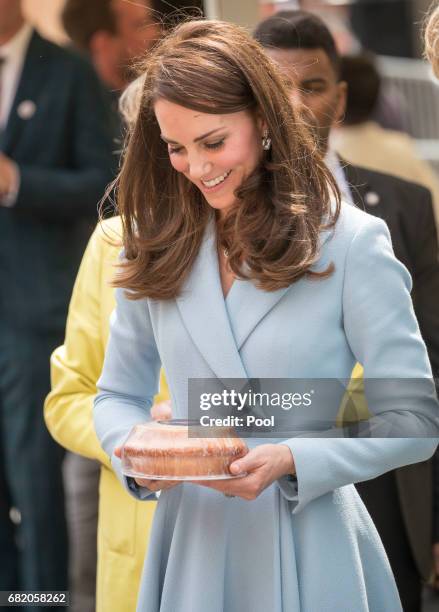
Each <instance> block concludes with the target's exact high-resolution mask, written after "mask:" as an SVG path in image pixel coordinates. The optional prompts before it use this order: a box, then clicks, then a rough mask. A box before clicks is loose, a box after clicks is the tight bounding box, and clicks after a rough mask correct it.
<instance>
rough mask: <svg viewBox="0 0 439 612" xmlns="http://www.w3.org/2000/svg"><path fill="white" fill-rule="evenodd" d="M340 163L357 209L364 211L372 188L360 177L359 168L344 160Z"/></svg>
mask: <svg viewBox="0 0 439 612" xmlns="http://www.w3.org/2000/svg"><path fill="white" fill-rule="evenodd" d="M340 162H341V166H342V168H343V172H344V174H345V177H346V180H347V182H348V185H349V189H350V191H351V195H352V200H353V202H354V204H355V206H357V208H360V209H361V210H364V205H365V201H366V199H367V194H368V193H369V191H370V187H369V185H368V183H367V181H365V180H364V177H360V176H359V174H358V170H357V168H355V167H354V166H351V165H350V164H348V163H347V162H346V161H344V160H343V159H341V160H340Z"/></svg>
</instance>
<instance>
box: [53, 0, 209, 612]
mask: <svg viewBox="0 0 439 612" xmlns="http://www.w3.org/2000/svg"><path fill="white" fill-rule="evenodd" d="M201 11H202V3H201V2H200V1H199V0H196V1H193V0H179V1H176V0H173V1H172V2H166V1H162V0H151V1H150V2H147V3H136V4H134V5H133V3H132V2H127V1H126V0H96V2H94V3H90V2H86V1H84V0H67V2H66V4H65V7H64V11H63V23H64V25H65V27H66V30H67V32H68V34H69V36H70V37H71V39H72V42H73V43H74V44H75V45H76V46H78V48H80V49H81V50H82V51H85V52H87V54H88V55H89V56H90V59H91V61H92V62H93V64H94V65H95V67H96V69H97V71H98V73H99V74H100V76H101V79H102V80H103V81H104V83H105V84H106V86H107V88H108V90H109V92H110V94H111V107H112V109H113V112H114V113H115V115H116V117H117V120H118V121H119V116H118V111H117V105H116V104H115V102H117V99H118V96H119V94H120V93H121V92H120V87H124V86H125V85H126V84H127V82H128V79H129V78H130V70H131V67H132V64H133V63H134V61H135V59H136V57H138V55H139V45H138V44H131V43H130V41H133V40H137V41H142V44H143V45H144V47H143V50H142V52H143V53H145V52H146V51H147V50H148V49H149V48H150V47H151V46H152V45H153V44H154V42H155V41H156V39H157V36H158V35H159V34H160V33H162V32H163V28H164V27H166V26H167V25H173V24H176V23H178V21H181V20H182V19H185V18H187V17H188V16H189V15H193V14H198V15H200V14H201ZM134 50H135V53H136V55H130V53H131V52H132V51H134ZM108 75H116V76H114V78H111V79H110V78H109V76H108ZM118 87H119V89H118ZM130 87H131V90H132V93H131V94H129V95H125V94H122V96H123V100H124V102H123V113H122V114H123V116H124V118H125V119H126V120H127V122H128V123H129V122H130V120H133V115H134V114H136V107H137V106H138V103H137V101H136V91H137V86H136V85H135V84H132V85H131V86H130ZM127 93H128V92H127ZM109 100H110V98H109ZM120 240H121V226H120V219H119V217H116V218H114V219H108V220H107V221H105V222H104V223H103V224H102V226H98V228H97V229H96V231H95V232H94V234H93V236H92V238H91V240H90V243H89V246H88V247H87V250H86V252H85V254H84V258H83V262H82V265H81V269H80V272H79V274H78V277H77V281H76V285H75V289H74V292H73V296H72V301H71V304H70V309H69V318H68V322H67V330H66V338H65V342H64V345H63V346H61V347H59V348H58V349H57V350H56V351H55V352H54V354H53V356H52V388H53V390H52V392H51V394H50V395H49V397H48V398H47V401H46V406H45V417H46V422H47V425H48V428H49V430H50V432H51V433H52V435H53V436H54V438H55V439H56V440H57V441H58V442H59V443H60V444H61V445H62V446H64V447H65V448H67V449H68V450H70V451H73V452H70V453H68V454H67V457H66V461H65V464H64V475H65V487H66V493H67V502H68V503H67V517H68V525H69V533H70V539H71V542H72V545H71V554H70V589H71V603H72V610H73V612H92V611H94V610H95V608H96V609H97V610H98V612H112V611H114V612H119V611H120V610H123V611H124V612H125V611H127V612H129V611H130V610H133V611H134V610H135V605H136V599H137V586H138V584H139V580H140V572H141V569H142V564H143V559H144V553H145V548H146V545H147V541H148V535H149V529H150V525H151V521H152V515H153V510H154V507H155V502H154V501H150V502H148V503H147V504H139V503H138V502H136V501H135V500H133V499H132V498H131V497H130V496H128V495H127V494H126V493H125V491H124V490H123V488H122V487H121V486H120V484H119V483H118V481H117V479H116V477H115V476H114V474H113V472H112V470H111V466H110V464H109V462H108V459H107V457H106V456H105V455H104V454H103V453H102V450H101V447H100V445H99V443H98V441H97V438H96V434H95V431H94V427H93V423H92V406H93V399H94V395H95V394H96V381H97V379H98V377H99V375H100V373H101V369H102V363H103V356H104V351H105V346H106V342H107V336H108V325H109V317H110V314H111V312H112V310H113V308H114V298H113V290H112V288H111V286H110V281H111V277H112V275H113V273H114V268H113V264H114V263H115V262H116V259H117V256H118V253H119V251H120V248H121V246H120ZM162 386H163V394H162V395H161V396H160V398H159V399H164V398H166V397H167V388H166V385H165V382H164V381H163V385H162ZM99 480H100V485H99ZM98 491H99V502H98ZM98 503H99V510H98ZM98 514H99V527H98V525H97V523H98ZM120 517H127V527H126V529H125V530H124V529H123V527H122V526H121V520H120ZM131 519H132V522H131ZM116 525H117V528H116ZM133 525H134V527H133ZM96 542H97V545H96Z"/></svg>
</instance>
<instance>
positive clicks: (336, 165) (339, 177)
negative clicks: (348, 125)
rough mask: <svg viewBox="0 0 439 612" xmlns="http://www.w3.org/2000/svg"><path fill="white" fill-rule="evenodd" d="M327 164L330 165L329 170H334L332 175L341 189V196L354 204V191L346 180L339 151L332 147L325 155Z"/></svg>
mask: <svg viewBox="0 0 439 612" xmlns="http://www.w3.org/2000/svg"><path fill="white" fill-rule="evenodd" d="M325 164H326V165H327V166H328V168H329V170H330V171H331V172H332V175H333V176H334V178H335V181H336V183H337V185H338V188H339V189H340V193H341V197H342V199H343V200H345V202H347V203H348V204H352V205H353V204H354V200H353V199H352V193H351V190H350V189H349V184H348V182H347V180H346V176H345V173H344V172H343V168H342V167H341V164H340V158H339V157H338V155H337V153H336V152H335V151H333V150H332V149H328V150H327V151H326V155H325Z"/></svg>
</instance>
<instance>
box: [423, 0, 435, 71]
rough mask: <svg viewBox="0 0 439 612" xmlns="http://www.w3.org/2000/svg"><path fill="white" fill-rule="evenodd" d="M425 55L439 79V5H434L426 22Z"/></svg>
mask: <svg viewBox="0 0 439 612" xmlns="http://www.w3.org/2000/svg"><path fill="white" fill-rule="evenodd" d="M424 42H425V55H426V57H427V59H428V60H429V62H430V63H431V65H432V67H433V71H434V73H435V75H436V76H437V77H438V78H439V3H438V4H434V6H433V7H432V9H431V12H430V14H429V16H428V18H427V20H426V22H425V32H424Z"/></svg>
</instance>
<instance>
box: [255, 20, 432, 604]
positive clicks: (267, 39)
mask: <svg viewBox="0 0 439 612" xmlns="http://www.w3.org/2000/svg"><path fill="white" fill-rule="evenodd" d="M255 38H256V39H257V40H258V41H259V42H260V43H261V44H262V45H263V46H264V47H266V50H267V52H268V54H269V55H270V56H271V57H272V58H273V59H274V60H275V61H276V62H278V63H279V65H280V67H281V68H282V69H283V70H284V71H285V73H286V74H287V75H288V76H289V77H290V79H291V80H292V83H293V85H294V89H293V94H292V95H293V96H294V97H295V98H297V100H298V102H300V103H302V104H303V105H304V106H305V107H307V109H308V110H309V111H310V121H312V124H313V127H314V129H315V133H316V135H317V139H318V144H319V147H320V148H321V151H322V153H323V154H324V155H325V159H326V162H327V164H328V166H329V167H330V169H331V170H332V172H333V173H334V176H335V178H336V180H337V183H338V185H339V188H340V191H341V193H342V196H343V197H344V199H346V200H347V201H350V202H351V204H353V205H357V206H359V207H360V208H362V209H364V210H366V211H367V212H369V213H371V214H373V215H376V216H380V217H382V218H383V219H384V220H385V221H386V222H387V224H388V226H389V229H390V233H391V236H392V242H393V247H394V251H395V255H396V256H397V257H398V259H400V261H402V262H403V263H404V264H405V266H406V267H407V268H408V270H409V271H410V273H411V275H412V278H413V302H414V307H415V311H416V315H417V318H418V321H419V324H420V328H421V332H422V334H423V338H424V340H425V342H426V344H427V348H428V351H429V356H430V360H431V364H432V368H433V372H434V374H435V375H437V372H438V371H439V308H438V303H439V265H438V262H437V252H438V244H437V236H436V230H435V223H434V216H433V208H432V201H431V195H430V192H429V191H428V190H427V189H425V188H423V187H421V186H420V185H415V184H414V183H409V182H407V181H404V180H402V179H398V178H396V177H393V176H390V175H386V174H381V173H379V172H373V171H370V170H366V169H364V168H358V167H353V166H349V165H348V164H346V163H344V162H342V161H341V160H340V159H339V158H338V156H337V155H336V154H335V153H334V152H333V151H331V150H329V149H328V140H329V134H330V130H331V127H332V126H333V125H334V124H335V123H336V122H337V121H338V120H339V119H340V117H341V116H342V114H343V112H344V107H345V99H346V84H345V83H343V82H340V79H339V61H340V60H339V56H338V54H337V50H336V48H335V44H334V40H333V38H332V36H331V34H330V32H329V30H328V29H327V27H326V26H325V25H324V23H323V22H322V21H321V20H320V19H319V18H318V17H316V16H315V15H311V14H309V13H305V12H302V11H282V12H280V13H277V14H276V15H275V16H273V17H271V18H269V19H267V20H265V21H263V22H261V23H260V24H259V25H258V26H257V28H256V31H255ZM357 488H358V491H359V493H360V495H361V496H362V498H363V500H364V502H365V503H366V506H367V508H368V510H369V512H370V514H371V516H372V518H373V520H374V522H375V524H376V526H377V528H378V531H379V533H380V535H381V538H382V540H383V543H384V546H385V548H386V551H387V554H388V556H389V560H390V563H391V566H392V569H393V571H394V574H395V578H396V581H397V585H398V588H399V592H400V596H401V600H402V602H403V606H404V610H405V611H408V612H419V611H420V607H421V588H422V580H425V581H426V580H428V579H429V578H430V575H431V572H432V569H433V564H432V546H435V547H437V543H436V542H435V540H434V537H433V533H432V526H433V520H434V521H435V524H438V521H439V517H438V516H434V517H433V507H434V506H433V491H432V465H431V461H428V462H424V463H420V464H416V465H413V466H408V467H404V468H401V469H399V470H396V471H394V472H390V473H388V474H384V475H383V476H381V477H380V478H377V479H375V480H373V481H369V482H365V483H360V484H358V485H357ZM435 508H437V506H435ZM435 533H436V534H437V529H436V532H435Z"/></svg>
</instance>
